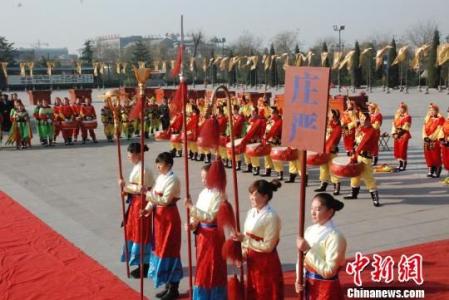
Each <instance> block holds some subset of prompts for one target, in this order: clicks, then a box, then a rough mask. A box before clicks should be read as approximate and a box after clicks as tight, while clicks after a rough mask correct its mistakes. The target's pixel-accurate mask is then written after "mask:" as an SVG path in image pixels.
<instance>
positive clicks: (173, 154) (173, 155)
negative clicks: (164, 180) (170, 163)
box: [170, 149, 176, 158]
mask: <svg viewBox="0 0 449 300" xmlns="http://www.w3.org/2000/svg"><path fill="white" fill-rule="evenodd" d="M170 154H171V156H172V157H173V158H174V157H176V149H171V151H170Z"/></svg>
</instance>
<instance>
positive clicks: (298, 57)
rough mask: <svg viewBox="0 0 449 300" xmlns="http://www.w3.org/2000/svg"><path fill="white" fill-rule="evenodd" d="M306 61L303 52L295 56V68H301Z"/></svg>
mask: <svg viewBox="0 0 449 300" xmlns="http://www.w3.org/2000/svg"><path fill="white" fill-rule="evenodd" d="M305 61H306V57H305V56H304V54H302V53H301V52H299V53H296V54H295V66H297V67H301V66H302V65H303V64H304V62H305Z"/></svg>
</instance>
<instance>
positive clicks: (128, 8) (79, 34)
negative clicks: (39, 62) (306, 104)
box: [0, 0, 449, 54]
mask: <svg viewBox="0 0 449 300" xmlns="http://www.w3.org/2000/svg"><path fill="white" fill-rule="evenodd" d="M448 4H449V2H448V1H447V0H426V1H424V0H376V1H371V0H309V1H303V0H276V1H268V0H258V1H256V0H240V1H237V0H225V1H215V0H190V1H189V0H0V12H1V16H2V17H1V18H0V36H5V37H6V38H7V39H8V40H9V41H10V42H14V43H15V46H16V47H25V48H29V47H32V46H35V45H36V44H37V43H38V41H40V43H41V46H42V47H46V46H47V45H46V44H48V45H49V47H52V48H56V47H67V48H69V51H70V52H71V53H74V54H78V50H79V49H80V48H82V45H83V42H84V41H85V40H87V39H91V38H95V37H97V36H104V35H109V34H118V35H120V36H127V35H156V34H165V33H167V32H170V33H172V32H179V31H180V29H179V28H180V25H179V24H180V15H181V14H183V15H184V28H185V32H186V33H189V32H194V31H198V30H202V31H203V32H204V33H205V34H206V36H207V37H209V38H211V37H213V36H218V37H225V38H226V40H227V41H228V42H229V43H232V41H235V40H236V39H237V38H238V37H239V36H240V35H241V34H242V33H243V32H244V31H249V32H251V33H252V34H254V35H256V36H258V37H260V38H261V39H262V42H263V45H269V43H270V42H271V41H272V39H273V37H274V36H275V35H276V33H278V32H281V31H286V30H288V31H294V32H297V33H298V39H299V41H300V43H301V48H307V47H310V46H312V45H313V44H314V43H315V42H316V41H318V40H320V39H323V38H328V37H334V38H337V37H338V34H337V33H336V32H334V31H333V28H332V26H333V25H335V24H342V25H345V26H346V29H345V30H344V31H343V32H342V39H343V40H344V42H345V43H347V44H353V43H354V42H355V40H365V39H368V38H372V37H375V36H382V37H385V38H388V39H391V38H393V37H396V38H398V37H399V38H400V37H401V36H404V34H405V32H406V31H407V30H408V29H409V28H411V27H413V26H414V25H416V24H418V23H426V22H428V21H432V22H435V23H436V24H438V26H439V29H440V31H441V36H442V37H445V36H447V35H449V17H448V11H449V5H448Z"/></svg>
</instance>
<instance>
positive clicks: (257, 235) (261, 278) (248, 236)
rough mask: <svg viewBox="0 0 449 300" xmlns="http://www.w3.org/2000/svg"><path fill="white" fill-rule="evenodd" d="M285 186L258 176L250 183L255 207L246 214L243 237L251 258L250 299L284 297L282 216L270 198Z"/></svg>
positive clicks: (247, 256)
mask: <svg viewBox="0 0 449 300" xmlns="http://www.w3.org/2000/svg"><path fill="white" fill-rule="evenodd" d="M280 187H281V183H280V182H279V181H278V180H273V181H272V182H268V181H266V180H257V181H255V182H253V183H252V184H251V186H250V187H249V193H250V196H249V198H250V202H251V209H250V210H249V211H248V214H247V216H246V220H245V225H244V228H243V234H237V235H236V237H235V238H236V239H237V240H239V241H242V251H243V257H244V258H245V260H246V262H247V268H248V273H247V284H246V287H247V291H246V292H247V294H246V296H247V297H246V299H248V300H260V299H264V300H282V299H284V280H283V274H282V266H281V261H280V259H279V255H278V252H277V250H276V247H277V245H278V244H279V240H280V233H281V219H280V217H279V216H278V214H277V213H276V212H275V211H274V209H273V208H271V206H270V204H269V202H270V201H271V198H272V197H273V192H275V191H277V189H278V188H280Z"/></svg>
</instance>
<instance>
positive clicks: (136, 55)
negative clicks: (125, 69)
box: [131, 40, 152, 65]
mask: <svg viewBox="0 0 449 300" xmlns="http://www.w3.org/2000/svg"><path fill="white" fill-rule="evenodd" d="M139 61H143V62H145V63H146V64H147V65H151V63H152V61H151V55H150V50H149V49H148V47H147V46H146V45H145V44H144V43H143V41H142V40H139V41H137V42H136V44H135V45H134V49H133V52H132V57H131V62H132V63H133V64H137V63H138V62H139Z"/></svg>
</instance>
